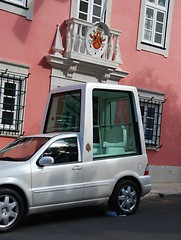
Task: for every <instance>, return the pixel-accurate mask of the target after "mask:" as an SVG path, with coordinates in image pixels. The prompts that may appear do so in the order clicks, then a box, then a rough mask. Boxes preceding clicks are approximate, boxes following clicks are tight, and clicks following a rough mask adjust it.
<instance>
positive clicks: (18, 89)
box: [0, 70, 28, 136]
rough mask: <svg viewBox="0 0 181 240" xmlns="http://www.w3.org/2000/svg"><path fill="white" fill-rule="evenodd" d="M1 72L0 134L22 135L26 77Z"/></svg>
mask: <svg viewBox="0 0 181 240" xmlns="http://www.w3.org/2000/svg"><path fill="white" fill-rule="evenodd" d="M27 78H28V76H18V75H14V74H11V73H9V72H8V70H6V71H4V72H0V135H8V136H20V135H21V134H22V132H23V121H24V120H23V119H24V107H25V93H26V79H27Z"/></svg>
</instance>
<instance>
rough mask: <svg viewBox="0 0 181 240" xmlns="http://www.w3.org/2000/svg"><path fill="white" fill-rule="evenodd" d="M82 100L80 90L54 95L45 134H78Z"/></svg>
mask: <svg viewBox="0 0 181 240" xmlns="http://www.w3.org/2000/svg"><path fill="white" fill-rule="evenodd" d="M80 100H81V91H80V90H77V91H70V92H65V93H58V94H54V95H52V97H51V101H50V106H49V110H48V117H47V121H46V124H45V129H44V132H67V131H70V132H72V131H73V132H78V131H79V129H80V109H81V106H80V104H81V102H80Z"/></svg>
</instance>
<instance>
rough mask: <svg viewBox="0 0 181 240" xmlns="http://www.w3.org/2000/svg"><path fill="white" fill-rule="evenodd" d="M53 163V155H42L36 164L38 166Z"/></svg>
mask: <svg viewBox="0 0 181 240" xmlns="http://www.w3.org/2000/svg"><path fill="white" fill-rule="evenodd" d="M53 164H54V159H53V157H49V156H45V157H42V158H40V160H39V161H38V166H40V167H45V166H51V165H53Z"/></svg>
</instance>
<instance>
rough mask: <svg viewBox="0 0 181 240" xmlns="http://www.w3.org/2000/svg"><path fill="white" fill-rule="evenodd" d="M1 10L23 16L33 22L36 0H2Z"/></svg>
mask: <svg viewBox="0 0 181 240" xmlns="http://www.w3.org/2000/svg"><path fill="white" fill-rule="evenodd" d="M0 9H2V10H4V11H7V12H11V13H15V14H17V15H20V16H23V17H25V18H26V19H28V20H32V19H33V12H34V0H22V1H17V0H1V2H0Z"/></svg>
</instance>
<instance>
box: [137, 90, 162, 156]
mask: <svg viewBox="0 0 181 240" xmlns="http://www.w3.org/2000/svg"><path fill="white" fill-rule="evenodd" d="M138 94H139V99H140V106H143V105H144V104H145V106H146V107H149V106H151V107H152V108H154V107H155V111H154V113H155V115H154V117H155V118H154V123H153V125H154V126H153V129H152V130H153V138H152V139H146V138H145V143H146V147H147V149H150V150H157V151H158V150H159V149H160V147H161V144H160V142H161V125H162V115H163V104H164V102H165V101H166V100H165V93H162V92H155V91H149V90H145V89H138ZM144 110H145V111H147V109H144ZM142 120H143V129H144V133H145V136H146V127H147V126H146V125H147V113H146V112H144V116H142ZM156 132H157V134H155V133H156ZM155 136H157V139H156V138H155Z"/></svg>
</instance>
